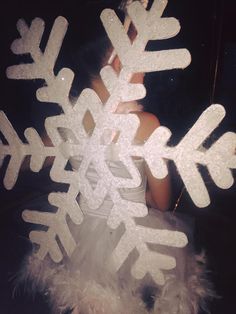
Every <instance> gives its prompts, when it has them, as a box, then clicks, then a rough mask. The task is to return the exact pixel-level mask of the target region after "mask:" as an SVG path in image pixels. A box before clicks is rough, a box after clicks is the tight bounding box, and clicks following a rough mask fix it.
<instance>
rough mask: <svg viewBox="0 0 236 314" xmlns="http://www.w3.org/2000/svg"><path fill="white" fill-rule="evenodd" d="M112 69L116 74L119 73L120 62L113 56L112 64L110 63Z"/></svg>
mask: <svg viewBox="0 0 236 314" xmlns="http://www.w3.org/2000/svg"><path fill="white" fill-rule="evenodd" d="M112 67H113V69H114V70H115V71H116V73H120V70H121V62H120V59H119V57H118V56H115V58H114V60H113V62H112Z"/></svg>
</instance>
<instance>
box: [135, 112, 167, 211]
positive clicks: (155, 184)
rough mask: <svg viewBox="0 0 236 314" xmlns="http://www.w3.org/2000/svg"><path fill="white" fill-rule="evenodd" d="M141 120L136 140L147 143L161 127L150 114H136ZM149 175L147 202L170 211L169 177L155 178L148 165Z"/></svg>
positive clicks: (146, 171) (149, 204) (147, 171)
mask: <svg viewBox="0 0 236 314" xmlns="http://www.w3.org/2000/svg"><path fill="white" fill-rule="evenodd" d="M136 114H137V115H138V117H139V119H140V127H139V129H138V131H137V134H136V140H138V141H142V142H145V141H146V140H147V139H148V138H149V136H150V135H151V134H152V133H153V131H154V130H155V129H156V128H157V127H159V126H160V122H159V120H158V119H157V117H156V116H155V115H153V114H151V113H148V112H140V113H138V112H137V113H136ZM145 173H146V175H147V191H146V202H147V205H148V206H150V207H154V208H157V209H159V210H161V211H165V210H167V209H169V206H170V201H171V184H170V178H169V176H168V175H167V176H166V177H165V178H164V179H157V178H155V177H154V176H153V175H152V173H151V171H150V169H149V167H148V165H147V164H146V165H145Z"/></svg>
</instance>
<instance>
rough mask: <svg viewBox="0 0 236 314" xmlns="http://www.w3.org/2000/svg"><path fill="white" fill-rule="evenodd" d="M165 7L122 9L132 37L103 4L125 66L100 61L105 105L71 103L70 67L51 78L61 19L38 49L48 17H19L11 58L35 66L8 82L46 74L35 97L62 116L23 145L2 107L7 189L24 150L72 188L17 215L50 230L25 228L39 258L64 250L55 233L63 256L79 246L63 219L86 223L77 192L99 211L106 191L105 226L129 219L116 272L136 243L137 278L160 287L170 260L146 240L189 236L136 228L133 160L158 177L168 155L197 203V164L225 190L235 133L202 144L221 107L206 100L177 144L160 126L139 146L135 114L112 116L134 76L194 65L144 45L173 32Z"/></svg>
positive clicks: (12, 72) (138, 211)
mask: <svg viewBox="0 0 236 314" xmlns="http://www.w3.org/2000/svg"><path fill="white" fill-rule="evenodd" d="M166 4H167V2H166V1H163V0H155V1H154V2H153V5H152V7H151V9H150V10H149V11H147V10H146V9H145V8H144V7H143V6H142V5H141V4H140V2H138V1H136V2H134V3H132V4H131V5H130V6H129V7H128V9H127V12H128V15H129V18H130V20H131V21H132V23H133V24H134V26H135V28H136V30H137V37H136V38H135V39H134V41H133V42H131V41H130V39H129V37H128V35H127V33H126V31H125V28H124V26H123V25H122V23H121V22H120V20H119V19H118V17H117V16H116V14H115V13H114V11H112V10H110V9H106V10H104V11H103V12H102V14H101V20H102V23H103V25H104V28H105V30H106V32H107V35H108V37H109V38H110V40H111V43H112V45H113V47H114V50H115V53H116V54H117V55H118V56H119V59H120V60H121V63H122V69H121V71H120V73H119V75H118V74H117V73H116V72H115V71H114V70H113V68H112V67H111V66H105V67H104V68H103V69H102V70H101V78H102V80H103V82H104V85H105V87H106V88H107V90H108V92H109V95H110V96H109V98H108V100H107V101H106V103H105V104H102V102H101V100H100V98H99V97H98V95H97V94H96V93H95V91H93V90H92V89H85V90H83V92H82V93H81V95H80V96H79V97H78V99H77V101H76V103H75V104H74V105H72V103H71V101H70V99H69V91H70V89H71V85H72V81H73V78H74V73H73V72H72V71H71V70H70V69H67V68H63V69H61V70H60V71H59V73H58V74H57V75H55V74H54V71H53V70H54V66H55V62H56V59H57V56H58V54H59V52H60V48H61V45H62V42H63V38H64V36H65V33H66V30H67V21H66V20H65V19H64V18H63V17H58V18H57V19H56V20H55V22H54V25H53V27H52V30H51V33H50V36H49V39H48V42H47V45H46V49H45V51H44V52H42V51H41V49H40V43H41V40H42V36H43V33H44V22H43V21H42V20H41V19H39V18H36V19H34V20H33V21H32V23H31V25H30V26H28V25H27V24H26V23H25V22H24V21H23V20H19V22H18V24H17V29H18V31H19V33H20V38H19V39H17V40H15V41H14V42H13V44H12V47H11V49H12V51H13V52H14V53H15V54H30V55H31V57H32V59H33V63H30V64H20V65H14V66H11V67H9V68H8V69H7V76H8V77H9V78H11V79H36V78H40V79H44V80H45V83H46V86H43V87H41V88H39V89H38V90H37V98H38V100H39V101H41V102H53V103H57V104H58V105H59V106H61V108H62V111H63V113H62V114H61V115H59V116H54V117H50V118H47V119H46V120H45V129H46V132H47V134H48V136H49V137H50V139H51V142H52V144H53V145H52V146H51V147H47V146H45V145H44V144H43V142H42V140H41V138H40V136H39V135H38V133H37V132H36V130H34V129H32V128H29V129H27V130H26V131H25V138H26V140H27V143H22V142H21V140H20V139H19V137H18V135H17V134H16V132H15V131H14V128H13V127H12V125H11V124H10V122H9V121H8V120H7V118H6V116H5V115H4V113H2V112H1V114H0V130H1V132H2V134H3V135H4V137H5V138H6V140H7V142H8V145H4V144H2V143H0V148H1V150H0V161H1V160H3V159H4V158H5V157H6V156H7V155H9V156H10V162H9V164H8V167H7V170H6V174H5V177H4V185H5V187H6V188H7V189H11V188H13V187H14V184H15V182H16V180H17V178H18V175H19V170H20V168H21V164H22V162H23V160H24V158H25V156H27V155H29V156H30V169H31V170H32V171H35V172H38V171H39V170H40V169H41V168H42V166H43V163H44V161H45V159H46V157H48V156H53V157H54V162H53V165H52V168H51V171H50V176H51V179H52V180H53V181H54V182H61V183H66V184H68V185H69V188H68V191H67V192H66V193H58V192H57V193H54V192H52V193H50V194H49V197H48V200H49V202H50V203H51V204H52V205H53V206H55V207H56V208H57V211H56V212H37V211H30V210H25V211H24V212H23V219H24V220H25V221H27V222H30V223H34V224H40V225H44V226H47V227H48V228H47V230H46V231H45V230H44V231H32V232H31V233H30V239H31V241H32V242H34V243H37V244H38V245H39V250H38V252H37V256H38V257H39V258H40V259H43V258H44V257H45V256H46V255H47V254H49V255H50V257H51V258H52V260H53V261H55V262H60V261H61V260H62V258H63V255H62V252H61V249H60V247H59V245H58V242H57V239H56V238H58V239H59V240H60V242H61V245H62V246H63V248H64V250H65V252H66V253H67V254H68V256H71V254H72V253H73V251H74V250H75V247H76V243H75V240H74V238H73V236H72V234H71V232H70V229H69V227H68V225H67V221H66V217H67V215H69V216H70V218H71V220H72V221H73V222H74V223H75V224H81V223H82V221H83V212H82V210H81V208H80V206H79V204H78V202H77V197H78V195H79V194H80V195H81V196H82V197H83V198H84V199H85V200H86V202H87V204H88V206H89V208H91V210H93V211H94V212H97V213H98V214H99V207H100V206H101V205H102V204H103V202H104V199H105V197H106V195H109V196H110V198H111V200H112V203H113V206H112V209H111V212H110V215H109V217H108V219H107V223H108V225H109V226H110V227H111V228H117V227H118V226H119V225H120V224H121V223H122V222H123V223H124V225H125V232H124V234H123V235H122V237H121V239H120V241H119V243H118V245H117V246H116V247H115V248H114V251H113V260H115V263H116V265H115V266H116V269H117V270H119V269H120V267H121V266H122V264H123V263H124V262H125V260H126V259H127V257H128V255H129V254H130V252H131V251H133V250H134V249H137V251H138V253H139V257H138V259H137V261H136V262H135V264H134V265H133V267H132V274H133V276H134V277H135V278H138V279H141V278H143V277H144V276H145V275H146V273H150V274H151V275H152V277H153V279H154V280H155V281H156V283H158V284H164V283H165V276H164V273H163V271H162V270H169V269H173V268H174V267H175V266H176V261H175V259H174V258H173V257H171V256H167V255H164V254H161V253H158V252H156V251H155V252H154V251H151V250H150V248H149V247H148V245H147V244H148V243H153V244H159V245H167V246H173V247H179V248H181V247H184V246H185V245H186V244H187V238H186V236H185V234H184V233H182V232H177V231H170V230H158V229H152V228H148V227H144V226H140V225H137V224H136V222H135V219H134V218H135V217H144V216H146V215H147V207H146V206H145V205H144V204H142V203H133V202H131V201H128V200H125V199H123V198H122V197H121V195H120V192H119V190H120V189H121V188H134V187H138V186H139V185H140V183H141V177H140V173H139V171H138V169H137V168H136V166H135V163H134V161H133V158H132V157H134V156H138V157H142V158H143V159H144V160H145V161H146V162H147V164H148V166H149V168H150V170H151V172H152V174H153V175H154V176H155V177H157V178H159V179H161V178H164V177H165V176H166V175H167V174H168V169H167V167H166V163H165V161H164V160H166V159H168V160H173V162H174V163H175V165H176V167H177V169H178V172H179V175H180V176H181V178H182V180H183V182H184V184H185V186H186V189H187V191H188V193H189V194H190V196H191V198H192V200H193V202H194V203H195V204H196V205H197V206H199V207H204V206H207V205H208V204H209V202H210V199H209V195H208V192H207V189H206V186H205V184H204V181H203V179H202V177H201V175H200V173H199V171H198V168H197V164H202V165H205V166H206V167H207V168H208V170H209V172H210V174H211V177H212V179H213V180H214V182H215V183H216V184H217V185H218V186H219V187H221V188H229V187H230V186H231V185H232V184H233V177H232V174H231V170H230V169H233V168H236V157H235V155H234V151H235V146H236V135H235V134H234V133H230V132H228V133H225V134H224V135H223V136H222V137H221V138H219V139H218V140H217V141H216V142H215V143H214V144H213V145H212V146H211V147H210V148H209V149H208V150H205V151H203V150H202V149H201V148H202V144H203V143H204V141H205V139H206V138H207V137H208V136H209V135H210V134H211V133H212V131H213V130H214V129H215V128H216V127H217V126H218V124H219V123H220V121H221V120H222V119H223V117H224V115H225V112H224V108H223V107H222V106H221V105H212V106H210V107H209V108H208V109H207V110H206V111H204V112H203V114H202V115H201V116H200V118H199V119H198V121H197V122H196V123H195V124H194V126H193V127H192V128H191V129H190V131H189V132H188V133H187V134H186V135H185V136H184V138H183V139H182V140H181V141H180V143H179V144H178V145H176V146H175V147H170V146H168V145H167V143H168V141H169V138H170V136H171V132H170V131H169V130H168V129H167V128H165V127H159V128H157V129H156V130H155V131H154V132H153V134H152V135H151V136H150V138H149V139H148V140H147V141H146V142H145V144H143V145H135V144H134V141H133V140H134V137H135V133H136V131H137V129H138V127H139V119H138V117H137V116H136V115H133V114H117V113H115V111H116V109H117V106H118V104H119V103H121V102H126V101H134V100H138V99H141V98H143V97H144V96H145V88H144V86H143V85H142V84H131V83H130V82H129V81H130V79H131V77H132V75H133V74H134V73H137V72H153V71H161V70H169V69H173V68H185V67H186V66H188V64H189V63H190V59H191V58H190V54H189V52H188V51H187V50H186V49H170V50H164V51H155V52H147V51H145V47H146V45H147V42H148V41H149V40H161V39H166V38H170V37H173V36H175V35H176V34H177V33H178V32H179V30H180V26H179V23H178V21H177V20H176V19H174V18H163V17H162V13H163V11H164V9H165V7H166ZM87 111H89V112H90V113H91V115H92V118H93V120H94V123H95V128H94V130H93V132H92V134H90V135H88V134H87V132H86V130H85V129H84V125H83V119H84V116H85V114H86V112H87ZM111 126H112V128H111ZM60 129H66V130H70V132H71V133H72V134H73V136H74V138H75V139H76V140H72V139H71V138H67V140H65V139H64V138H63V137H62V136H61V133H60V131H59V130H60ZM107 130H110V134H112V133H113V132H116V133H118V134H119V137H118V140H117V143H116V149H117V152H118V158H119V161H120V162H122V163H123V164H124V166H125V167H126V169H128V172H129V178H120V177H116V176H114V175H113V173H112V172H111V169H110V168H109V165H108V163H107V160H106V150H107V147H108V146H109V145H110V144H111V139H112V138H111V137H109V136H108V137H105V136H104V134H105V133H106V131H107ZM104 139H105V140H104ZM78 156H79V157H80V164H79V167H78V169H77V170H76V171H68V170H65V167H66V165H67V163H68V161H69V160H70V159H73V158H78ZM0 164H1V163H0ZM89 167H92V168H93V169H94V170H95V171H96V173H97V174H98V177H99V178H98V181H97V183H96V186H95V188H93V187H92V186H91V184H90V182H89V180H88V179H87V176H86V173H87V171H88V169H89Z"/></svg>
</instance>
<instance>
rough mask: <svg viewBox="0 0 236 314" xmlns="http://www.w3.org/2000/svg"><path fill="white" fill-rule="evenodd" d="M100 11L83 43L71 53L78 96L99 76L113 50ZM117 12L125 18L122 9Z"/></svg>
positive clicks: (86, 30)
mask: <svg viewBox="0 0 236 314" xmlns="http://www.w3.org/2000/svg"><path fill="white" fill-rule="evenodd" d="M100 13H101V11H100V12H99V13H97V14H96V15H97V16H96V17H93V21H90V23H89V24H88V28H87V29H86V28H85V31H84V33H83V34H82V36H83V38H84V39H83V40H82V44H78V46H77V47H73V48H72V51H71V53H70V55H71V63H72V68H73V71H74V72H75V79H74V82H73V86H72V90H71V95H72V96H78V95H79V94H80V92H81V91H82V90H83V89H84V88H86V87H90V86H91V81H92V80H93V79H94V78H96V77H99V72H100V70H101V68H102V67H103V66H104V65H105V64H106V62H107V60H108V58H109V55H110V53H111V52H112V45H111V42H110V40H109V38H108V37H107V34H106V32H105V29H104V28H103V26H102V22H101V20H100V18H99V15H100ZM116 14H117V15H118V17H119V18H120V19H121V21H123V20H124V13H123V12H122V11H120V10H116Z"/></svg>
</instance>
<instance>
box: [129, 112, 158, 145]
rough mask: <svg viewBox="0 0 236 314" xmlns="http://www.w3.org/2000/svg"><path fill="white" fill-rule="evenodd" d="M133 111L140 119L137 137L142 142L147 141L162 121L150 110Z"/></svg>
mask: <svg viewBox="0 0 236 314" xmlns="http://www.w3.org/2000/svg"><path fill="white" fill-rule="evenodd" d="M133 113H134V114H136V115H137V116H138V118H139V120H140V125H139V128H138V130H137V133H136V136H135V139H136V140H138V141H142V142H143V141H146V140H147V139H148V138H149V136H150V135H151V134H152V133H153V131H154V130H155V129H156V128H158V127H159V126H160V122H159V120H158V118H157V117H156V116H155V115H154V114H152V113H150V112H145V111H142V112H140V111H137V112H133Z"/></svg>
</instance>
